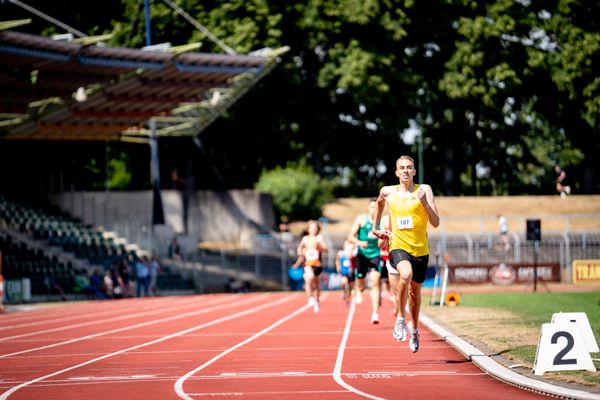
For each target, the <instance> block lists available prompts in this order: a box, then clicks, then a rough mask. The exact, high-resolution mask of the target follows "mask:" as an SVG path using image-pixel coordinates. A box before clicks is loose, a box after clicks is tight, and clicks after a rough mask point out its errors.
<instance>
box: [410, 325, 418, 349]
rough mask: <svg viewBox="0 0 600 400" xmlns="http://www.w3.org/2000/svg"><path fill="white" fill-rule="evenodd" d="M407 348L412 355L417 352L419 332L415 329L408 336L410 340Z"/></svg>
mask: <svg viewBox="0 0 600 400" xmlns="http://www.w3.org/2000/svg"><path fill="white" fill-rule="evenodd" d="M408 348H409V349H410V351H412V352H413V353H416V352H417V351H419V330H418V329H415V330H413V331H412V332H411V334H410V340H409V341H408Z"/></svg>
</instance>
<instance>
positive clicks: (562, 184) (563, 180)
mask: <svg viewBox="0 0 600 400" xmlns="http://www.w3.org/2000/svg"><path fill="white" fill-rule="evenodd" d="M554 173H555V174H556V191H557V192H558V194H560V197H567V195H569V194H571V186H570V185H569V181H568V179H567V173H566V172H565V170H564V169H562V168H561V167H560V165H558V164H556V165H555V166H554Z"/></svg>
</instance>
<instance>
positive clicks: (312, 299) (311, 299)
mask: <svg viewBox="0 0 600 400" xmlns="http://www.w3.org/2000/svg"><path fill="white" fill-rule="evenodd" d="M314 305H315V298H314V297H312V296H310V297H309V298H308V306H309V307H312V306H314Z"/></svg>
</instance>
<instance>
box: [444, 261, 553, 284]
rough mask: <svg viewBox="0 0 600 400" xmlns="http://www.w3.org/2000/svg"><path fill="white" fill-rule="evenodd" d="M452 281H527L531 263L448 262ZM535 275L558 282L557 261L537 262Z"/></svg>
mask: <svg viewBox="0 0 600 400" xmlns="http://www.w3.org/2000/svg"><path fill="white" fill-rule="evenodd" d="M448 267H449V269H450V273H449V277H448V278H449V281H450V282H452V283H494V284H496V285H510V284H512V283H527V282H529V281H531V280H532V279H533V277H534V270H533V267H534V265H533V263H473V264H471V263H462V264H448ZM537 277H538V279H539V280H543V281H548V282H560V264H559V263H538V264H537Z"/></svg>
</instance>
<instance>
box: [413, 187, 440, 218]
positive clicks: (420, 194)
mask: <svg viewBox="0 0 600 400" xmlns="http://www.w3.org/2000/svg"><path fill="white" fill-rule="evenodd" d="M417 198H418V199H419V201H421V204H422V205H423V207H425V211H426V212H427V217H428V218H429V222H430V223H431V225H432V226H433V227H434V228H437V227H438V226H439V225H440V215H439V213H438V210H437V207H436V205H435V200H434V198H433V190H431V186H429V185H421V186H420V187H419V189H418V190H417Z"/></svg>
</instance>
